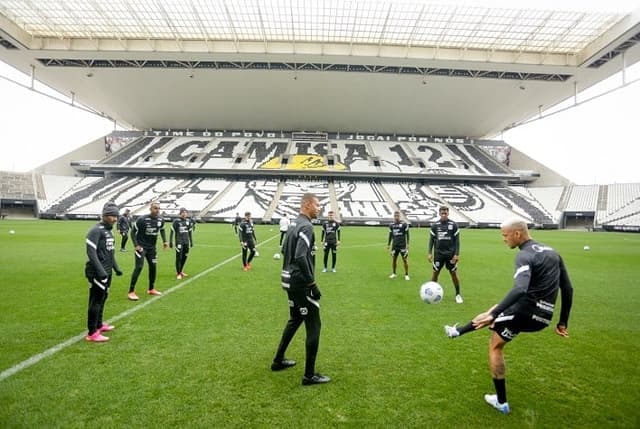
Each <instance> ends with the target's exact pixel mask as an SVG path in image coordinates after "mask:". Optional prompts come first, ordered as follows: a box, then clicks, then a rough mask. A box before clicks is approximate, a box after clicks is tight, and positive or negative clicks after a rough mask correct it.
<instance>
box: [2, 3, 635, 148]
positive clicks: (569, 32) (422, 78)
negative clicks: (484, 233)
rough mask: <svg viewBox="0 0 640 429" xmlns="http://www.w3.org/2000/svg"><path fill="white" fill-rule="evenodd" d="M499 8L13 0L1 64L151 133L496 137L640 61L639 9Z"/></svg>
mask: <svg viewBox="0 0 640 429" xmlns="http://www.w3.org/2000/svg"><path fill="white" fill-rule="evenodd" d="M486 3H487V2H482V1H478V2H455V1H454V2H440V3H437V2H432V1H424V0H423V1H420V0H413V1H402V0H387V1H372V0H368V1H367V0H352V1H337V0H315V1H311V0H307V1H304V0H272V1H269V0H218V1H214V0H209V1H205V0H31V1H28V0H0V60H3V61H5V62H7V63H9V64H11V65H13V66H14V67H16V68H18V69H19V70H22V71H24V72H25V73H28V74H31V75H32V76H33V78H34V79H37V80H39V81H41V82H43V83H45V84H47V85H49V86H51V87H52V88H54V89H56V90H58V91H60V92H61V93H63V94H65V95H67V96H70V97H73V99H74V102H75V101H77V102H80V103H82V104H84V105H86V106H89V107H90V108H92V109H94V110H95V111H97V112H103V113H104V114H105V115H106V116H108V117H111V118H113V119H114V120H116V121H118V122H119V123H121V124H123V125H124V126H129V127H134V128H137V129H149V128H156V129H164V128H171V129H187V128H188V129H252V130H255V129H265V130H327V131H370V132H379V133H415V134H431V135H441V136H443V135H449V136H468V137H483V136H487V135H491V134H494V133H496V132H499V131H500V130H502V129H505V128H507V127H509V126H510V125H511V124H514V123H518V122H520V121H522V120H524V119H527V118H530V117H532V116H534V115H537V114H539V112H540V111H541V110H544V109H546V108H548V107H551V106H553V105H555V104H557V103H559V102H561V101H563V100H565V99H567V98H570V97H572V96H574V95H575V94H576V93H577V92H578V91H580V90H582V89H585V88H588V87H590V86H592V85H593V84H595V83H597V82H600V81H601V80H603V79H605V78H607V77H609V76H611V75H612V74H614V73H616V72H619V71H621V70H622V69H624V68H625V67H628V66H629V65H631V64H633V63H635V62H637V61H638V59H640V9H636V10H631V9H630V8H629V7H627V8H624V7H623V8H618V9H616V8H614V7H613V5H609V4H605V5H601V6H600V7H599V8H598V10H594V9H586V10H575V9H570V10H559V9H553V8H544V7H542V8H534V6H535V7H539V6H536V5H540V4H543V5H545V4H550V3H548V2H547V3H544V2H530V3H531V4H532V5H533V6H532V7H529V8H515V7H513V6H511V5H513V4H516V3H517V2H515V1H511V2H502V4H499V3H496V2H495V1H494V2H489V3H491V5H486ZM607 3H612V4H615V2H607ZM562 4H563V3H562V2H557V5H558V6H562Z"/></svg>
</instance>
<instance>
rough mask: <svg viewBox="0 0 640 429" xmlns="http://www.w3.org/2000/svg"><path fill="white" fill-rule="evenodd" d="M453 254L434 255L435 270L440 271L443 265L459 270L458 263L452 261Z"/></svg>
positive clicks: (450, 269) (452, 269)
mask: <svg viewBox="0 0 640 429" xmlns="http://www.w3.org/2000/svg"><path fill="white" fill-rule="evenodd" d="M452 258H453V255H438V254H436V255H435V256H434V257H433V263H432V266H433V271H440V270H441V269H442V267H447V270H449V271H457V270H458V263H457V262H453V261H452Z"/></svg>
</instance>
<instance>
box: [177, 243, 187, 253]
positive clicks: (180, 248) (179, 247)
mask: <svg viewBox="0 0 640 429" xmlns="http://www.w3.org/2000/svg"><path fill="white" fill-rule="evenodd" d="M176 253H182V254H183V255H187V254H189V245H188V244H183V243H176Z"/></svg>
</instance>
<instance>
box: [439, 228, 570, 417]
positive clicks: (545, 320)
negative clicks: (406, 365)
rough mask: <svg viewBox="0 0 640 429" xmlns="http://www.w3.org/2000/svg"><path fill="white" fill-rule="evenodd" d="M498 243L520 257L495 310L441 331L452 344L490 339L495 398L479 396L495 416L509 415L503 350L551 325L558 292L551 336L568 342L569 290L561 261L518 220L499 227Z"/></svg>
mask: <svg viewBox="0 0 640 429" xmlns="http://www.w3.org/2000/svg"><path fill="white" fill-rule="evenodd" d="M501 234H502V239H503V241H504V242H505V243H506V244H507V246H509V248H511V249H514V248H516V247H518V248H519V249H520V251H519V252H518V255H517V256H516V263H515V274H514V285H513V288H512V289H511V290H510V291H509V293H508V294H507V296H505V297H504V299H503V300H502V301H501V302H500V303H499V304H497V305H494V306H493V307H491V308H490V309H489V310H487V311H486V312H484V313H480V314H479V315H477V316H476V317H475V318H473V320H472V321H471V322H469V323H467V324H466V325H464V326H462V327H457V326H455V325H454V326H449V325H445V327H444V330H445V333H446V334H447V336H448V337H449V338H456V337H459V336H460V335H463V334H466V333H468V332H473V331H474V330H476V329H480V328H483V327H485V326H489V327H490V328H489V329H491V330H492V331H493V333H492V334H491V340H490V343H489V365H490V368H491V375H492V377H493V384H494V386H495V389H496V395H489V394H487V395H484V399H485V401H486V402H487V403H488V404H489V405H491V406H492V407H494V408H495V409H496V410H498V411H500V412H501V413H504V414H508V413H509V412H511V409H510V408H509V403H508V402H507V388H506V384H505V362H504V352H503V349H504V346H505V345H506V344H507V343H508V342H509V341H511V340H513V339H514V338H515V337H516V336H517V335H518V334H519V333H520V332H536V331H540V330H542V329H544V328H546V327H547V326H549V325H550V324H551V319H552V317H553V311H554V308H555V304H556V299H557V297H558V291H560V294H561V295H560V296H561V302H562V308H561V309H560V320H559V322H558V324H557V325H556V333H557V334H558V335H560V336H561V337H568V336H569V333H568V331H567V326H568V322H569V313H570V312H571V304H572V301H573V287H572V286H571V281H570V280H569V275H568V273H567V270H566V268H565V266H564V262H563V261H562V257H561V256H560V255H559V254H558V253H557V252H556V251H555V250H553V249H552V248H551V247H548V246H545V245H544V244H542V243H538V242H537V241H534V240H532V239H531V237H530V236H529V230H528V229H527V224H526V223H525V222H524V221H522V220H520V219H512V220H507V221H505V222H503V223H502V225H501Z"/></svg>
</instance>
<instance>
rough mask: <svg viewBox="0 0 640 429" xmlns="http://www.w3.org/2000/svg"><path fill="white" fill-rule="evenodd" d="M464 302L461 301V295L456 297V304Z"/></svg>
mask: <svg viewBox="0 0 640 429" xmlns="http://www.w3.org/2000/svg"><path fill="white" fill-rule="evenodd" d="M463 302H464V301H463V300H462V295H460V294H458V295H456V303H458V304H462V303H463Z"/></svg>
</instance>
